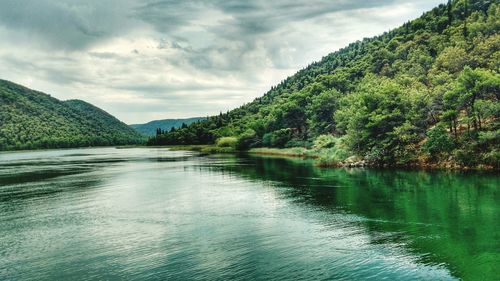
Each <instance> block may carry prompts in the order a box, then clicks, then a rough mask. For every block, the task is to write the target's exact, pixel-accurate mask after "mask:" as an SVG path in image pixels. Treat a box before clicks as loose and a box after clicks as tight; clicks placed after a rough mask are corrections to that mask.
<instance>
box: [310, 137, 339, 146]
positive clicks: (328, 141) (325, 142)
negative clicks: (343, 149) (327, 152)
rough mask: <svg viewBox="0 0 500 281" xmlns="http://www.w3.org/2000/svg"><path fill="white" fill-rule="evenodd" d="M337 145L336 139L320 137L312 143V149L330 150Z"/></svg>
mask: <svg viewBox="0 0 500 281" xmlns="http://www.w3.org/2000/svg"><path fill="white" fill-rule="evenodd" d="M336 143H337V138H335V137H334V136H332V135H320V136H318V137H317V138H316V140H315V141H314V146H313V148H314V149H322V148H332V147H334V146H335V144H336Z"/></svg>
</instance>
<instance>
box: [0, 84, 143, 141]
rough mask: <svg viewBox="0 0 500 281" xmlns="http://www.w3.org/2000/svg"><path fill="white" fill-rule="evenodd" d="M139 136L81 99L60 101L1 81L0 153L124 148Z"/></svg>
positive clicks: (139, 138) (139, 139) (138, 138)
mask: <svg viewBox="0 0 500 281" xmlns="http://www.w3.org/2000/svg"><path fill="white" fill-rule="evenodd" d="M142 141H143V139H142V137H141V136H140V135H139V134H138V133H137V132H135V131H134V130H133V129H132V128H130V127H128V126H127V125H126V124H124V123H122V122H120V121H119V120H118V119H116V118H114V117H113V116H111V115H110V114H108V113H106V112H105V111H103V110H101V109H99V108H97V107H95V106H93V105H91V104H89V103H86V102H84V101H80V100H69V101H64V102H63V101H59V100H57V99H55V98H52V97H50V96H49V95H46V94H44V93H40V92H36V91H33V90H30V89H28V88H25V87H22V86H20V85H17V84H14V83H11V82H8V81H5V80H0V150H16V149H39V148H67V147H83V146H103V145H123V144H137V143H140V142H142Z"/></svg>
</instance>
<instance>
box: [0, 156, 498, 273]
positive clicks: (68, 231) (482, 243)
mask: <svg viewBox="0 0 500 281" xmlns="http://www.w3.org/2000/svg"><path fill="white" fill-rule="evenodd" d="M499 180H500V176H498V175H497V174H492V173H479V172H469V173H459V172H445V171H441V172H437V171H434V172H428V171H427V172H426V171H402V170H373V169H321V168H318V167H316V166H314V164H313V163H312V162H310V161H307V160H301V159H284V158H272V157H258V156H245V155H240V156H236V155H208V156H207V155H200V154H198V153H195V152H173V151H169V150H167V149H164V148H130V149H116V148H93V149H69V150H48V151H27V152H4V153H0V214H1V217H0V280H96V279H99V280H114V279H121V280H229V279H231V280H299V279H300V280H380V279H392V280H455V279H464V280H495V278H498V276H500V271H499V268H500V267H499V266H498V265H499V264H500V234H499V229H500V204H499V203H500V185H499V183H500V181H499Z"/></svg>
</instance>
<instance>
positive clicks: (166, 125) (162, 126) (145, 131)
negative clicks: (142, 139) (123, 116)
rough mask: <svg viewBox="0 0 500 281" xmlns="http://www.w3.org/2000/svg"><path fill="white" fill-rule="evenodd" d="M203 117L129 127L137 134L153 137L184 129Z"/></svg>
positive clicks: (165, 120) (153, 122) (160, 121)
mask: <svg viewBox="0 0 500 281" xmlns="http://www.w3.org/2000/svg"><path fill="white" fill-rule="evenodd" d="M203 119H205V118H203V117H193V118H184V119H163V120H153V121H150V122H148V123H145V124H132V125H130V127H132V128H134V129H135V130H136V131H137V132H139V133H140V134H142V135H144V136H155V135H157V134H158V133H164V132H165V131H170V130H172V129H178V128H181V127H185V126H187V125H190V124H192V123H194V122H197V121H200V120H203Z"/></svg>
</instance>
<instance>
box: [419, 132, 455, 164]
mask: <svg viewBox="0 0 500 281" xmlns="http://www.w3.org/2000/svg"><path fill="white" fill-rule="evenodd" d="M453 147H454V143H453V139H452V138H451V137H450V135H449V134H448V132H447V131H446V128H445V127H444V125H442V124H439V125H437V126H435V127H434V128H432V129H430V130H429V131H428V132H427V142H426V143H425V144H424V147H423V148H424V151H425V152H427V153H428V154H429V155H430V156H431V157H433V158H435V157H439V155H442V154H443V153H450V152H451V151H452V150H453Z"/></svg>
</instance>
